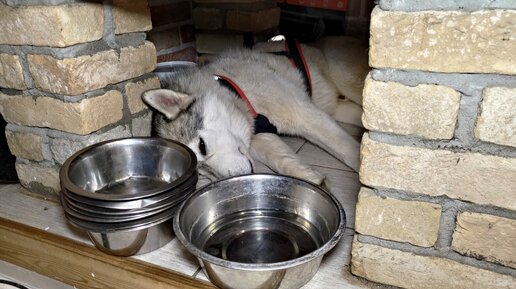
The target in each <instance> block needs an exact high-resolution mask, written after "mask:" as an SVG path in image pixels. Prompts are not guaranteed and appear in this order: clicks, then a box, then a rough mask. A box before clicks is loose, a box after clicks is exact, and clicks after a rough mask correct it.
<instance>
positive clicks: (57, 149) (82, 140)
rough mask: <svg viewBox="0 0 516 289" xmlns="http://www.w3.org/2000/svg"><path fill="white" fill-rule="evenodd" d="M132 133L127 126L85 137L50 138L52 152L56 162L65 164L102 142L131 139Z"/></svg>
mask: <svg viewBox="0 0 516 289" xmlns="http://www.w3.org/2000/svg"><path fill="white" fill-rule="evenodd" d="M130 136H131V132H130V130H129V128H128V127H127V126H117V127H115V128H113V129H110V130H108V131H106V132H103V133H100V134H99V133H94V134H89V135H85V136H76V135H73V136H66V135H64V136H62V137H52V138H50V150H51V152H52V156H53V158H54V160H55V161H56V162H57V163H58V164H63V163H64V162H65V161H66V159H67V158H69V157H70V156H71V155H73V154H74V153H76V152H78V151H79V150H81V149H83V148H85V147H87V146H89V145H92V144H95V143H98V142H102V141H107V140H112V139H117V138H124V137H130Z"/></svg>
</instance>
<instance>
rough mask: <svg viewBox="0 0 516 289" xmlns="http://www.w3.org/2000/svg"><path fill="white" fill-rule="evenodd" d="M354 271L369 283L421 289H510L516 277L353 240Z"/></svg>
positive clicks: (352, 265) (515, 282) (352, 270)
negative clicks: (369, 281)
mask: <svg viewBox="0 0 516 289" xmlns="http://www.w3.org/2000/svg"><path fill="white" fill-rule="evenodd" d="M351 256H352V259H351V272H352V273H353V274H355V275H358V276H361V277H364V278H366V279H368V280H372V281H376V282H379V283H384V284H389V285H393V286H398V287H402V288H415V289H416V288H417V289H442V288H454V289H462V288H463V289H476V288H478V289H485V288H499V289H502V288H504V289H509V288H515V287H516V278H514V277H512V276H509V275H503V274H500V273H496V272H492V271H488V270H484V269H480V268H476V267H473V266H468V265H466V264H462V263H459V262H456V261H452V260H449V259H444V258H438V257H431V256H421V255H416V254H414V253H409V252H403V251H399V250H394V249H388V248H384V247H380V246H377V245H370V244H363V243H360V242H358V241H357V240H356V239H355V240H354V241H353V247H352V252H351Z"/></svg>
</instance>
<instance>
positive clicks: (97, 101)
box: [0, 0, 159, 197]
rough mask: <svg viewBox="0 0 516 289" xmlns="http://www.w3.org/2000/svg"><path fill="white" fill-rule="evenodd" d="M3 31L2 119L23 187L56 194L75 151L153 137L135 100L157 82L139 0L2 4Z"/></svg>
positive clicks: (0, 37) (148, 19)
mask: <svg viewBox="0 0 516 289" xmlns="http://www.w3.org/2000/svg"><path fill="white" fill-rule="evenodd" d="M0 26H1V27H2V29H1V30H0V71H1V73H0V113H2V115H3V117H4V119H5V120H6V121H7V122H8V125H7V127H6V132H5V133H6V136H7V141H8V145H9V149H10V150H11V152H12V153H13V154H14V155H15V156H16V157H17V161H16V170H17V173H18V176H19V178H20V182H21V184H22V185H23V186H25V187H27V188H29V189H30V190H31V191H33V192H40V193H43V194H46V195H48V196H54V197H55V196H56V193H57V192H59V190H60V188H59V175H58V173H59V168H60V166H61V165H62V164H63V162H64V161H65V160H66V159H67V158H68V157H69V156H70V155H71V154H73V153H74V152H76V151H77V150H79V149H81V148H83V147H85V146H87V145H90V144H93V143H96V142H99V141H103V140H108V139H113V138H119V137H129V136H146V135H149V134H150V122H151V112H150V111H149V109H147V107H146V106H144V105H143V103H142V101H141V99H140V94H141V92H142V91H143V90H146V89H150V88H156V87H159V80H158V79H157V78H156V77H154V76H153V75H152V73H150V72H151V71H152V70H154V67H155V65H156V50H155V46H154V45H153V44H152V43H151V42H149V41H146V40H145V39H146V34H145V31H148V30H150V29H151V27H152V24H151V17H150V10H149V7H148V5H147V1H146V0H139V1H128V0H112V1H104V2H103V3H102V2H86V3H85V2H83V1H72V0H58V1H43V0H31V1H14V0H5V1H0Z"/></svg>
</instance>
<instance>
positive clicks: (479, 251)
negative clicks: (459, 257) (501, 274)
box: [452, 212, 516, 268]
mask: <svg viewBox="0 0 516 289" xmlns="http://www.w3.org/2000/svg"><path fill="white" fill-rule="evenodd" d="M515 240H516V220H512V219H507V218H502V217H497V216H492V215H486V214H478V213H471V212H465V213H462V214H459V216H458V217H457V226H456V228H455V232H454V233H453V242H452V249H453V250H455V251H457V252H460V253H462V254H465V255H468V256H472V257H479V258H481V259H485V260H488V261H491V262H496V263H500V264H502V265H506V266H509V267H512V268H516V242H515Z"/></svg>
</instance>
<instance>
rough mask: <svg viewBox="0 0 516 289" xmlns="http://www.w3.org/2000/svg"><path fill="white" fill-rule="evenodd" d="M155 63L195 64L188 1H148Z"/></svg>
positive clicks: (192, 27) (190, 13) (190, 6)
mask: <svg viewBox="0 0 516 289" xmlns="http://www.w3.org/2000/svg"><path fill="white" fill-rule="evenodd" d="M149 6H150V13H151V19H152V25H153V27H152V30H151V31H150V32H149V33H148V40H149V41H151V42H153V43H154V45H155V46H156V50H157V55H158V62H165V61H181V60H182V61H192V62H196V61H197V54H196V50H195V31H194V26H193V21H192V1H191V0H149Z"/></svg>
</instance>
